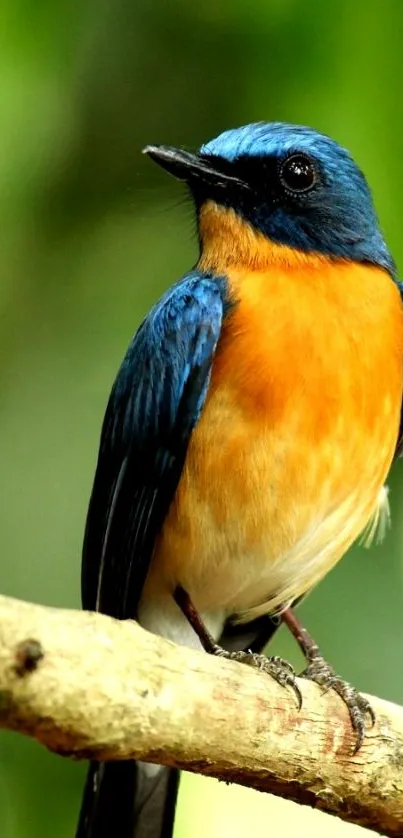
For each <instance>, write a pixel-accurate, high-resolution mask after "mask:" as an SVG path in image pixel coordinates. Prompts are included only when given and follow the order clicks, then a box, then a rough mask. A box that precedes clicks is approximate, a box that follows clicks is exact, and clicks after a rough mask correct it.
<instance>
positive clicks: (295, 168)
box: [280, 154, 317, 193]
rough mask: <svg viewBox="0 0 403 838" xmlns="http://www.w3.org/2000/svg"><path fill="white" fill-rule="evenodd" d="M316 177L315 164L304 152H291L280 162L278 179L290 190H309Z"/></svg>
mask: <svg viewBox="0 0 403 838" xmlns="http://www.w3.org/2000/svg"><path fill="white" fill-rule="evenodd" d="M316 179H317V172H316V169H315V166H314V164H313V162H312V160H310V158H309V157H306V155H305V154H292V155H291V157H288V158H287V160H284V162H283V163H282V164H281V167H280V180H281V183H282V185H283V186H284V187H285V189H287V190H289V191H290V192H299V193H301V192H309V190H310V189H312V187H313V186H314V185H315V183H316Z"/></svg>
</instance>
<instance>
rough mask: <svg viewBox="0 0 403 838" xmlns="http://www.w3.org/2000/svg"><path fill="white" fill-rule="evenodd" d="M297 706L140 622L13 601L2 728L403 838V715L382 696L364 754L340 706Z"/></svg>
mask: <svg viewBox="0 0 403 838" xmlns="http://www.w3.org/2000/svg"><path fill="white" fill-rule="evenodd" d="M299 683H300V686H301V690H302V693H303V697H304V702H303V706H302V709H301V711H300V712H298V710H297V708H296V706H295V698H294V696H293V695H292V694H290V693H289V692H288V691H287V690H284V689H282V688H281V687H279V686H278V685H277V684H276V683H275V682H274V681H272V680H271V679H270V678H269V677H268V676H265V675H263V674H260V673H259V672H256V671H254V670H252V669H249V668H247V667H245V666H242V665H241V664H237V663H233V662H230V661H223V660H219V659H216V658H212V657H209V656H208V655H206V654H204V653H202V652H195V651H192V650H189V649H185V648H182V647H178V646H175V645H174V644H172V643H169V642H168V641H166V640H163V639H161V638H159V637H155V636H154V635H152V634H150V633H148V632H146V631H144V630H143V629H141V628H140V627H139V626H138V625H137V624H136V623H133V622H130V621H127V622H119V621H116V620H112V619H110V618H108V617H105V616H103V615H101V614H90V613H86V612H81V611H65V610H57V609H51V608H44V607H42V606H38V605H31V604H29V603H25V602H20V601H18V600H13V599H8V598H5V597H0V727H4V728H8V729H10V730H15V731H19V732H20V733H24V734H26V735H28V736H32V737H34V738H35V739H37V740H38V741H39V742H41V743H42V744H43V745H45V746H46V747H47V748H49V749H50V750H52V751H55V752H56V753H58V754H62V755H64V756H70V757H75V758H80V759H81V758H96V759H102V760H111V759H127V758H129V757H133V758H135V759H142V760H146V761H149V762H157V763H164V764H167V765H173V766H176V767H178V768H183V769H185V770H187V771H193V772H198V773H200V774H206V775H210V776H213V777H218V778H220V779H222V780H226V781H230V782H236V783H240V784H242V785H245V786H250V787H252V788H255V789H259V790H261V791H266V792H271V793H272V794H277V795H280V796H283V797H287V798H290V799H291V800H295V801H297V802H299V803H302V804H307V805H310V806H314V807H317V808H319V809H322V810H323V811H325V812H330V813H333V814H336V815H338V816H339V817H341V818H343V819H345V820H347V821H350V822H351V823H356V824H360V825H361V826H366V827H368V828H370V829H374V830H377V831H378V832H381V833H383V834H385V835H388V836H397V835H399V836H402V835H403V708H401V707H398V706H396V705H393V704H390V703H388V702H386V701H381V700H380V699H378V698H372V697H371V703H372V706H373V708H374V710H375V712H376V716H377V723H376V725H375V727H374V728H373V729H372V730H370V731H369V732H368V734H367V736H366V739H365V743H364V746H363V748H362V749H361V751H360V752H359V753H358V754H357V755H356V756H352V751H353V747H354V737H353V736H352V733H351V728H350V723H349V719H348V714H347V711H346V709H345V708H344V706H343V704H342V702H341V701H340V699H339V698H338V697H337V696H334V695H331V694H330V693H328V694H327V695H326V696H323V695H322V694H321V691H320V689H319V688H318V687H316V686H315V685H314V684H311V683H308V682H306V681H300V682H299Z"/></svg>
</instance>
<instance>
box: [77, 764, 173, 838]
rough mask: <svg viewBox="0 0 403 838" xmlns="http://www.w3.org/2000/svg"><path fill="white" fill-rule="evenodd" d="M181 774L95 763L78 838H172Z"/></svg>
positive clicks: (150, 767)
mask: <svg viewBox="0 0 403 838" xmlns="http://www.w3.org/2000/svg"><path fill="white" fill-rule="evenodd" d="M178 783H179V772H177V771H175V770H174V769H171V768H165V767H163V766H154V765H148V764H146V763H141V762H133V761H130V762H91V763H90V766H89V770H88V774H87V779H86V783H85V787H84V794H83V800H82V804H81V811H80V818H79V823H78V827H77V832H76V838H172V834H173V823H174V817H175V804H176V798H177V791H178Z"/></svg>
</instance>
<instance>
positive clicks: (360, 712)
mask: <svg viewBox="0 0 403 838" xmlns="http://www.w3.org/2000/svg"><path fill="white" fill-rule="evenodd" d="M281 618H282V621H283V622H284V623H285V624H286V626H288V628H289V630H290V631H291V634H293V636H294V637H295V639H296V641H297V643H298V645H299V647H300V649H301V651H302V653H303V655H304V657H305V659H306V662H307V664H308V666H307V667H306V669H304V671H303V672H301V674H300V676H299V677H300V678H307V679H308V680H309V681H315V683H316V684H319V685H320V686H321V687H324V689H325V692H327V691H328V690H334V691H335V692H336V693H337V694H338V695H339V696H340V698H341V699H342V700H343V701H344V704H345V705H346V707H347V709H348V712H349V714H350V719H351V725H352V728H353V730H354V733H355V736H356V743H355V748H354V753H355V754H356V753H357V751H359V749H360V748H361V745H362V743H363V741H364V736H365V729H366V718H367V717H368V716H369V718H370V721H371V723H372V724H374V723H375V713H374V711H373V709H372V707H371V705H370V703H369V701H367V699H366V698H364V696H362V695H361V694H360V693H359V692H358V691H357V690H356V689H355V687H352V686H351V684H349V683H347V681H343V679H342V678H339V676H338V675H336V673H335V672H334V670H333V669H332V667H331V666H330V665H329V664H328V663H327V661H326V660H325V659H324V657H323V656H322V655H321V653H320V651H319V649H318V647H317V645H316V643H315V641H314V640H313V638H312V637H311V635H310V634H308V632H307V630H306V629H305V628H304V626H303V625H302V624H301V623H300V621H299V620H298V618H297V617H296V616H295V614H294V612H293V610H292V609H291V608H287V609H286V610H285V611H283V612H282V614H281Z"/></svg>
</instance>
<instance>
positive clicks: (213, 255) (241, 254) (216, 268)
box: [198, 200, 328, 274]
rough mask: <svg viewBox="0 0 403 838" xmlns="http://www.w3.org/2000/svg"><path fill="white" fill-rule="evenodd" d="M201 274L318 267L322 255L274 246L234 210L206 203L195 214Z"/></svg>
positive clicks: (211, 202)
mask: <svg viewBox="0 0 403 838" xmlns="http://www.w3.org/2000/svg"><path fill="white" fill-rule="evenodd" d="M199 237H200V243H201V256H200V260H199V263H198V268H199V269H200V270H202V271H213V272H215V273H219V274H221V273H225V272H226V271H227V270H228V268H231V267H232V268H234V267H236V268H242V267H244V268H248V269H252V270H267V268H270V267H271V266H273V265H278V266H281V267H283V268H284V269H294V268H298V269H300V268H301V267H303V268H307V267H310V268H313V269H315V268H321V267H322V266H323V263H324V261H328V259H326V257H325V256H323V255H321V254H318V253H307V252H304V251H301V250H297V249H296V248H292V247H288V246H286V245H282V244H277V243H276V242H273V241H271V240H270V239H269V238H267V237H266V236H264V235H263V233H260V232H259V231H257V230H255V229H254V228H253V227H252V225H251V224H249V223H248V222H247V221H245V220H244V219H243V218H241V216H240V215H238V214H237V213H236V212H235V211H234V210H232V209H230V208H227V207H223V206H220V205H219V204H216V203H215V202H214V201H211V200H209V201H206V202H205V203H204V204H203V205H202V207H201V208H200V211H199Z"/></svg>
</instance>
